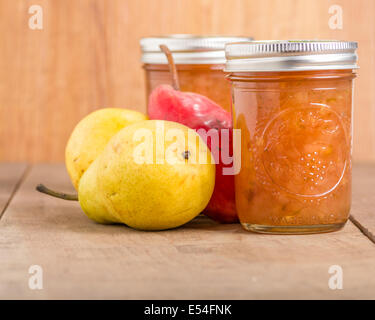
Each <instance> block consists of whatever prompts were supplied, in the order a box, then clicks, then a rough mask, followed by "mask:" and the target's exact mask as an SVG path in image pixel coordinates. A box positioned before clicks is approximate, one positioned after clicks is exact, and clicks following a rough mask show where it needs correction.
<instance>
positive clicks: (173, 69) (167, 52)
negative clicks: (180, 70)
mask: <svg viewBox="0 0 375 320" xmlns="http://www.w3.org/2000/svg"><path fill="white" fill-rule="evenodd" d="M159 47H160V50H161V51H163V53H164V54H165V56H166V57H167V60H168V66H169V71H170V72H171V74H172V85H173V88H174V89H175V90H178V91H180V83H179V81H178V74H177V68H176V64H175V63H174V59H173V56H172V53H171V51H170V50H169V48H168V47H167V46H166V45H165V44H161V45H160V46H159Z"/></svg>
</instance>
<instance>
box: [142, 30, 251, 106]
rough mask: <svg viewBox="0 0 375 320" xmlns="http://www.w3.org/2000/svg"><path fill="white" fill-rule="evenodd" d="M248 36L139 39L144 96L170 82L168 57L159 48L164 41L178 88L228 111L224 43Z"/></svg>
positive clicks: (228, 100)
mask: <svg viewBox="0 0 375 320" xmlns="http://www.w3.org/2000/svg"><path fill="white" fill-rule="evenodd" d="M249 40H251V38H246V37H228V36H194V35H187V34H186V35H171V36H165V37H150V38H143V39H141V42H140V44H141V49H142V62H143V68H144V70H145V72H146V95H147V99H148V97H149V96H150V93H151V92H152V90H154V89H155V88H156V87H157V86H159V85H161V84H172V78H171V73H170V71H169V67H168V61H167V59H166V57H165V55H164V54H163V53H162V52H161V50H160V48H159V45H161V44H165V45H167V46H168V48H169V49H170V51H171V52H172V55H173V58H174V62H175V64H176V67H177V71H178V77H179V82H180V87H181V91H188V92H195V93H199V94H202V95H204V96H206V97H208V98H210V99H211V100H213V101H215V102H216V103H217V104H218V105H220V106H221V107H223V108H224V109H225V110H227V111H230V109H231V96H230V84H229V83H228V81H227V80H226V79H225V74H224V73H223V69H224V65H225V52H224V47H225V43H227V42H233V41H249Z"/></svg>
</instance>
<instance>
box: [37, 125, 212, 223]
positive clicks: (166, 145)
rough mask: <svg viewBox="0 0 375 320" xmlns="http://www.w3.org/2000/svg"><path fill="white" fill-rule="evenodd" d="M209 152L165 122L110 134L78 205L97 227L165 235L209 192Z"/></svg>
mask: <svg viewBox="0 0 375 320" xmlns="http://www.w3.org/2000/svg"><path fill="white" fill-rule="evenodd" d="M214 184H215V164H214V161H213V157H212V155H211V152H210V150H209V149H208V147H207V145H206V144H205V142H204V141H203V140H202V139H201V137H200V136H199V135H198V134H197V133H196V132H195V131H194V130H192V129H190V128H188V127H186V126H184V125H182V124H179V123H176V122H170V121H163V120H146V121H140V122H137V123H134V124H131V125H129V126H127V127H125V128H123V129H121V130H120V131H119V132H118V133H117V134H115V135H114V136H113V137H112V138H111V139H110V141H109V142H108V144H107V146H106V147H105V148H104V150H103V151H102V152H101V153H100V155H99V156H98V157H97V158H96V159H95V160H94V162H93V163H92V164H91V165H90V166H89V167H88V169H87V170H86V171H85V173H84V174H83V176H82V177H81V179H80V182H79V188H78V196H77V195H68V194H62V193H58V192H55V191H53V190H50V189H48V188H46V187H45V186H43V185H38V186H37V190H39V191H40V192H43V193H47V194H49V195H52V196H55V197H58V198H62V199H65V200H79V202H80V205H81V207H82V210H83V211H84V212H85V213H86V215H87V216H88V217H89V218H91V219H93V220H95V221H96V222H99V223H123V224H126V225H128V226H130V227H132V228H135V229H139V230H165V229H170V228H175V227H178V226H181V225H183V224H185V223H187V222H188V221H190V220H192V219H193V218H194V217H196V216H197V215H198V214H199V213H200V212H201V211H202V210H203V209H204V208H205V207H206V205H207V204H208V202H209V200H210V198H211V195H212V193H213V190H214Z"/></svg>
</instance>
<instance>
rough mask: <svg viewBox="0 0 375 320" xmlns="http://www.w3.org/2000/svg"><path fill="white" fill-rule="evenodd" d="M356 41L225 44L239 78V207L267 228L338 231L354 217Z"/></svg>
mask: <svg viewBox="0 0 375 320" xmlns="http://www.w3.org/2000/svg"><path fill="white" fill-rule="evenodd" d="M356 48H357V43H355V42H344V41H268V42H267V41H266V42H262V41H259V42H258V41H255V42H252V43H233V44H228V45H227V46H226V56H227V64H226V71H227V72H228V73H229V74H228V77H229V79H230V82H231V85H232V99H233V125H234V128H236V129H240V130H241V143H238V148H235V155H238V156H240V160H241V168H240V171H239V174H237V175H236V176H235V195H236V208H237V212H238V215H239V219H240V221H241V224H242V226H243V227H244V228H245V229H246V230H249V231H254V232H260V233H282V234H305V233H320V232H329V231H335V230H339V229H340V228H342V227H343V226H344V225H345V223H346V221H347V220H348V218H349V212H350V206H351V179H352V162H351V150H352V91H353V79H354V78H355V69H356V68H357V66H356V61H357V55H356Z"/></svg>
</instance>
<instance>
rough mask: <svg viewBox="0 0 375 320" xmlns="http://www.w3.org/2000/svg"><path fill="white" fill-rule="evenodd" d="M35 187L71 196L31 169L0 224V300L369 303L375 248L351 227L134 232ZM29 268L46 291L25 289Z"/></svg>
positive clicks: (62, 181)
mask: <svg viewBox="0 0 375 320" xmlns="http://www.w3.org/2000/svg"><path fill="white" fill-rule="evenodd" d="M41 181H43V182H45V183H47V184H49V185H50V186H51V187H54V188H58V189H60V190H64V191H72V187H71V184H70V182H69V181H68V177H67V175H66V173H65V169H64V168H63V166H60V165H47V166H46V165H43V166H41V165H38V166H36V167H34V168H33V170H32V171H31V173H30V175H29V176H28V178H27V179H26V181H25V182H24V183H23V185H22V187H21V188H20V190H19V192H18V193H17V195H16V196H15V198H14V199H13V201H12V203H11V205H10V207H9V208H8V210H7V211H6V213H5V215H4V216H3V218H2V219H1V220H0V261H1V263H0V298H2V299H9V298H22V299H24V298H30V299H41V298H49V299H51V298H62V299H65V298H72V299H77V298H88V299H89V298H102V299H107V298H127V299H164V298H165V299H221V298H223V299H236V298H237V299H264V298H282V299H288V298H296V299H307V298H318V299H334V298H338V299H344V298H355V299H360V298H371V299H374V298H375V279H374V277H373V270H374V269H373V268H374V263H375V245H374V244H373V243H372V242H370V241H369V240H368V239H367V238H366V237H365V236H363V235H362V233H361V232H360V231H359V230H358V229H357V228H355V227H354V226H353V225H352V224H351V223H348V224H347V226H346V227H345V228H344V229H343V230H342V231H339V232H336V233H330V234H321V235H306V236H269V235H259V234H252V233H249V232H246V231H244V230H242V228H241V227H240V226H239V225H237V224H233V225H218V224H216V223H214V222H212V221H210V220H208V219H207V218H204V217H198V218H197V219H195V220H194V221H192V222H190V223H189V224H187V225H185V226H183V227H181V228H179V229H175V230H169V231H163V232H141V231H136V230H132V229H129V228H127V227H125V226H104V225H99V224H96V223H94V222H92V221H90V220H89V219H88V218H86V216H85V215H84V214H83V213H82V212H81V210H80V208H79V206H78V204H77V203H73V202H64V201H62V200H58V199H53V198H48V197H47V196H45V195H39V194H37V193H36V191H35V190H34V188H35V185H36V184H37V183H39V182H41ZM357 194H358V193H357ZM374 204H375V200H373V201H372V202H371V203H368V206H371V205H372V206H373V205H374ZM353 210H354V211H355V210H356V206H355V207H354V208H353ZM35 264H36V265H40V266H41V267H42V268H43V278H44V282H43V286H44V289H43V290H30V289H29V288H28V277H29V276H30V275H29V274H28V269H29V267H30V265H35ZM331 265H340V266H341V267H342V268H343V275H344V289H343V290H331V289H329V287H328V279H329V276H330V274H328V268H329V267H330V266H331Z"/></svg>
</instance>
